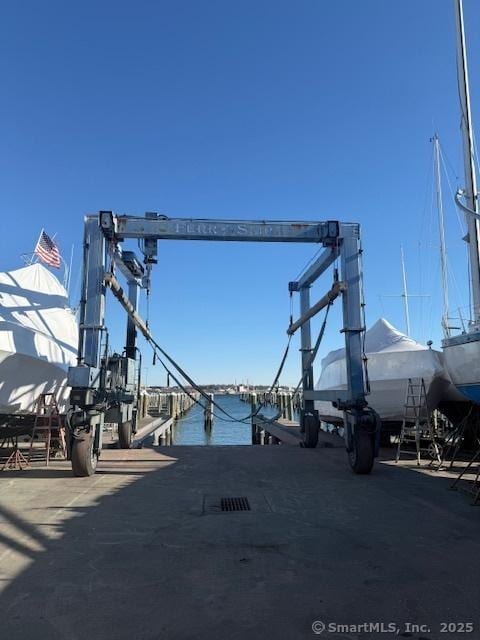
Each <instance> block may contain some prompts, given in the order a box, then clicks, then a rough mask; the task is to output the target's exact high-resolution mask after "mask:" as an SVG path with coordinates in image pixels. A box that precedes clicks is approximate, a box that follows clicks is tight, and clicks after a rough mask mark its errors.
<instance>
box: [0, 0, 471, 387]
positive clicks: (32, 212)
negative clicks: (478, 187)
mask: <svg viewBox="0 0 480 640" xmlns="http://www.w3.org/2000/svg"><path fill="white" fill-rule="evenodd" d="M464 8H465V18H466V26H467V40H468V47H469V62H470V73H471V84H472V104H473V113H474V122H475V121H476V122H479V121H480V110H479V109H478V98H479V96H480V83H479V82H478V81H477V80H478V78H479V72H480V62H479V61H480V57H479V56H480V41H479V40H478V38H476V39H475V34H478V32H479V29H480V4H479V3H478V2H476V1H475V0H465V2H464ZM0 41H1V43H2V45H1V49H2V55H1V57H0V65H1V67H2V69H1V77H2V100H1V101H0V129H1V144H0V211H1V216H2V251H1V254H0V255H1V258H0V268H1V269H2V270H8V269H12V268H16V267H18V266H20V264H21V261H20V254H21V253H22V252H25V251H29V250H32V249H33V246H34V244H35V241H36V238H37V236H38V233H39V231H40V228H41V227H45V229H46V230H47V232H48V233H50V234H51V235H53V234H54V233H56V234H57V235H56V238H57V239H58V242H59V244H60V247H61V249H62V251H63V253H64V254H65V255H66V256H67V257H68V255H69V253H70V247H71V245H72V244H74V245H75V272H78V270H79V268H80V251H81V239H82V229H83V215H84V214H85V213H94V212H96V211H98V210H100V209H111V210H114V211H117V212H122V213H129V214H140V215H143V213H144V212H145V211H158V212H161V213H163V214H166V215H168V216H179V217H182V216H184V217H213V218H226V219H228V218H248V219H256V218H262V219H265V218H272V219H286V220H287V219H292V220H295V219H309V220H324V219H340V220H345V221H358V222H360V223H361V224H362V227H363V242H364V248H365V256H364V262H365V264H364V266H365V289H366V299H367V320H368V324H372V323H373V322H374V321H375V320H376V319H377V318H378V317H379V316H381V315H383V316H385V317H387V319H389V320H390V321H391V322H392V323H393V324H395V325H396V326H398V327H399V328H400V329H403V328H404V320H403V309H402V301H401V299H400V298H387V297H383V298H382V297H381V296H387V295H389V294H395V293H400V291H401V273H400V244H403V245H404V250H405V256H406V267H407V275H408V281H409V289H410V292H411V293H416V294H428V295H429V296H430V297H428V298H412V299H411V302H410V306H411V316H412V333H413V336H414V337H415V338H417V339H419V340H423V341H425V340H427V339H429V338H432V339H433V340H434V342H435V345H436V346H439V343H440V337H441V335H440V314H441V310H440V302H439V296H440V290H439V257H438V234H437V227H436V220H435V209H434V208H432V149H431V144H430V142H429V139H430V137H431V136H432V134H433V132H434V131H435V130H436V131H438V133H439V136H440V138H441V141H442V144H443V148H444V151H445V154H446V157H447V158H448V163H447V164H448V168H449V177H450V180H451V181H452V187H453V188H456V186H457V185H462V177H461V176H462V175H463V169H462V164H461V146H460V133H459V107H458V97H457V85H456V71H455V30H454V14H453V2H452V0H363V1H362V2H360V1H358V0H336V1H335V2H329V1H328V2H327V0H297V1H296V2H285V1H284V0H275V1H273V0H269V1H265V0H254V1H250V0H242V1H238V0H235V1H233V0H232V1H230V0H222V1H218V2H213V1H208V0H205V1H202V2H200V1H197V0H188V1H187V0H175V1H171V2H165V1H161V0H158V1H145V0H135V2H132V1H129V2H125V1H123V0H115V2H112V1H102V0H96V1H95V2H92V1H91V0H83V1H82V2H76V3H73V2H64V1H62V2H60V1H53V0H45V2H36V1H33V0H30V1H28V0H20V1H13V0H9V1H6V2H4V3H3V6H2V20H1V21H0ZM457 176H458V177H459V178H458V179H457ZM445 196H446V200H447V203H446V204H448V206H447V207H446V213H447V237H448V245H449V255H450V261H451V263H452V265H453V267H454V271H455V273H456V280H457V282H458V288H459V295H456V296H455V297H454V299H452V306H454V307H458V306H464V305H467V304H468V296H467V290H466V283H467V273H466V264H465V259H464V256H465V251H464V248H463V246H462V241H461V239H460V238H461V234H460V229H459V224H458V221H457V217H456V213H455V210H454V208H453V207H452V206H450V201H451V196H450V193H449V190H448V186H447V184H445ZM315 250H316V249H315V247H313V246H311V245H298V246H294V247H292V246H288V245H258V244H254V245H245V244H220V243H214V244H212V243H193V242H188V243H187V242H183V243H180V242H179V243H177V242H164V243H161V244H160V248H159V253H160V255H159V265H158V267H157V269H156V272H155V276H154V280H153V294H152V300H151V304H150V324H151V327H152V328H153V330H154V332H155V335H156V337H157V339H158V340H159V341H160V342H161V343H162V344H164V345H165V347H166V348H167V349H168V350H169V351H170V352H171V353H172V355H173V356H174V357H176V358H178V359H179V360H180V362H181V363H182V364H183V365H184V366H185V367H186V368H187V369H188V370H189V371H190V372H191V373H192V375H193V376H194V377H195V378H196V379H198V381H199V382H222V381H229V380H232V381H233V380H234V379H237V381H241V380H244V381H245V380H246V379H247V378H248V379H249V380H250V381H251V382H257V383H269V382H270V381H271V380H272V377H273V375H274V373H275V370H276V368H277V366H278V364H279V361H280V358H281V353H282V351H283V348H284V346H285V341H286V336H285V329H286V327H287V324H288V316H289V299H288V292H287V283H288V281H289V280H292V279H294V278H295V276H296V275H297V274H298V272H299V271H300V270H301V268H302V267H303V266H304V264H305V263H306V262H308V260H309V259H310V258H311V257H312V255H313V254H314V253H315ZM76 282H78V278H77V276H76V273H75V274H74V277H73V284H74V285H75V283H76ZM329 286H330V281H329V279H328V278H325V280H324V281H323V282H322V283H321V285H320V286H319V287H317V288H316V289H315V290H314V292H313V296H314V298H315V296H316V295H317V294H320V293H321V292H322V289H323V290H325V289H327V288H328V287H329ZM452 288H453V284H452ZM73 295H74V297H77V298H78V288H77V289H76V290H75V287H74V289H73ZM116 305H117V303H116V301H114V300H113V299H111V300H110V301H109V305H108V306H109V314H108V322H109V325H110V326H111V328H112V335H113V338H114V342H116V343H117V346H118V347H119V348H121V347H122V345H123V340H124V337H123V325H124V324H125V317H124V315H123V313H121V312H120V311H119V309H118V308H117V306H116ZM142 310H143V311H145V309H144V307H142ZM317 326H318V322H317V323H316V324H315V325H314V328H315V329H316V328H317ZM340 326H341V325H340V321H339V319H338V315H337V316H335V315H334V316H333V317H332V322H331V323H330V325H329V329H328V333H327V335H326V338H325V344H324V347H323V348H322V351H321V355H325V353H326V352H327V351H328V350H329V349H330V348H332V347H338V346H341V345H342V336H340V334H339V333H338V331H339V329H340ZM297 348H298V343H295V344H294V349H293V350H292V353H291V356H290V358H289V361H288V364H287V368H286V372H285V376H284V378H283V380H284V382H286V383H295V382H296V381H297V380H298V378H299V375H300V370H299V355H298V353H297V352H296V349H297ZM148 359H149V358H148V357H146V358H145V360H146V361H147V360H148ZM147 366H148V367H149V370H148V382H149V383H154V382H162V381H163V380H164V376H163V373H162V372H161V371H160V369H159V368H158V367H156V368H153V367H152V366H151V364H149V363H147ZM318 373H319V368H318V367H317V369H316V374H318Z"/></svg>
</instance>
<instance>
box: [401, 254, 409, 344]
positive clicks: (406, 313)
mask: <svg viewBox="0 0 480 640" xmlns="http://www.w3.org/2000/svg"><path fill="white" fill-rule="evenodd" d="M400 257H401V261H402V279H403V294H402V298H403V305H404V310H405V326H406V329H407V336H409V337H411V334H410V311H409V309H408V291H407V272H406V271H405V256H404V255H403V246H402V245H400Z"/></svg>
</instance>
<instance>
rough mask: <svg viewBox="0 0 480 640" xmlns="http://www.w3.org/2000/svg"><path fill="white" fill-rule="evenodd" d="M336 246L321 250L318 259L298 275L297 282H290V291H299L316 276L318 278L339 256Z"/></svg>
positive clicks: (312, 281)
mask: <svg viewBox="0 0 480 640" xmlns="http://www.w3.org/2000/svg"><path fill="white" fill-rule="evenodd" d="M339 253H340V251H339V248H338V246H332V247H327V248H326V249H325V251H323V252H322V253H321V254H320V256H319V257H318V259H317V260H316V261H315V262H314V263H313V264H312V265H311V266H310V267H309V268H308V269H307V271H305V273H304V274H303V275H302V276H300V278H299V280H298V281H297V282H292V283H290V285H291V286H290V289H291V290H292V291H300V289H301V288H302V287H306V286H308V285H310V284H313V283H314V282H315V280H316V279H317V278H319V277H320V276H321V275H322V273H323V272H324V271H326V270H327V269H328V267H329V266H330V265H331V264H332V263H333V262H334V261H335V260H336V258H338V256H339Z"/></svg>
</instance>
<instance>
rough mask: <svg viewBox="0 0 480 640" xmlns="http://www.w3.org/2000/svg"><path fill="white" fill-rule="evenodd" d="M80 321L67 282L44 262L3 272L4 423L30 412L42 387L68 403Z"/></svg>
mask: <svg viewBox="0 0 480 640" xmlns="http://www.w3.org/2000/svg"><path fill="white" fill-rule="evenodd" d="M77 345H78V324H77V321H76V318H75V313H74V312H73V310H72V309H71V308H70V307H69V304H68V295H67V291H66V290H65V288H64V286H63V285H62V284H61V283H60V282H59V280H58V279H57V278H56V277H55V276H54V275H53V273H51V272H50V271H49V270H48V269H47V268H46V267H44V266H43V265H42V264H40V263H35V264H30V265H27V266H25V267H23V268H20V269H15V270H12V271H6V272H3V273H0V424H2V423H6V422H7V421H8V420H9V418H10V416H15V415H19V414H31V413H33V412H34V411H35V404H36V401H37V399H38V397H39V396H40V394H42V393H48V392H55V393H56V397H57V401H58V404H59V409H60V410H61V411H64V410H65V409H66V407H67V404H68V395H69V387H67V384H66V383H67V372H68V367H69V366H70V365H73V364H75V362H76V355H77Z"/></svg>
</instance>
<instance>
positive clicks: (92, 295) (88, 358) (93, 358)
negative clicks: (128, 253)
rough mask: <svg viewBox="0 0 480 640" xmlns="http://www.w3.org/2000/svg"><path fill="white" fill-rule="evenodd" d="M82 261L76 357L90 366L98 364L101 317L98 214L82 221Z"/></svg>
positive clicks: (102, 295)
mask: <svg viewBox="0 0 480 640" xmlns="http://www.w3.org/2000/svg"><path fill="white" fill-rule="evenodd" d="M84 243H85V263H84V278H83V291H82V301H84V302H83V303H82V304H83V309H82V325H81V335H80V346H79V355H80V358H79V361H80V363H81V364H87V365H89V366H91V367H97V368H98V367H100V359H101V354H100V343H101V332H102V330H103V328H104V319H105V286H104V283H103V274H104V272H105V259H106V251H105V237H104V235H103V233H102V231H101V229H100V226H99V223H98V218H87V219H86V221H85V238H84Z"/></svg>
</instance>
